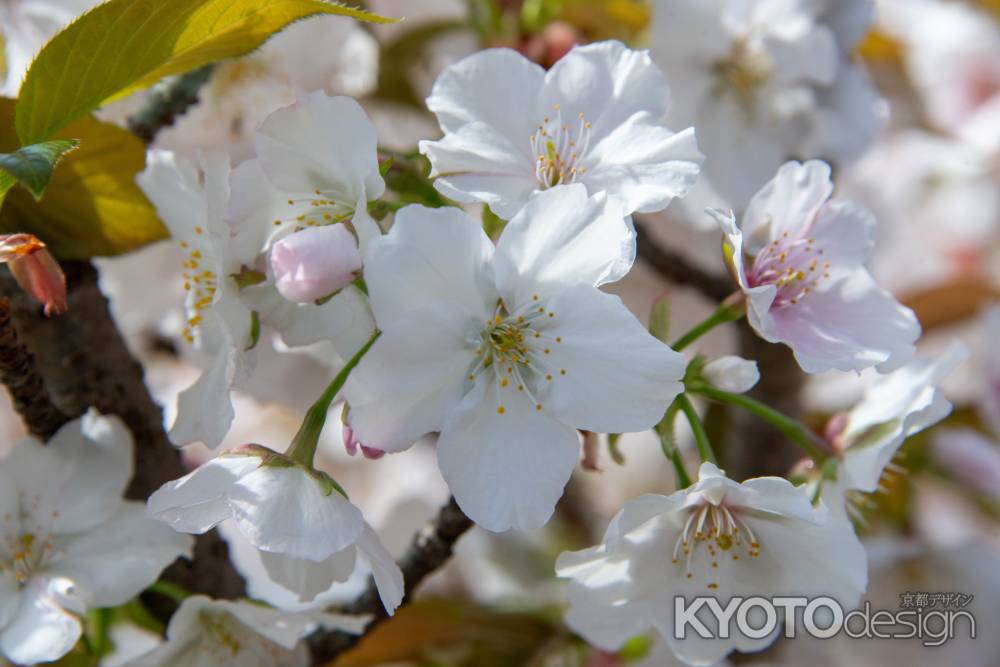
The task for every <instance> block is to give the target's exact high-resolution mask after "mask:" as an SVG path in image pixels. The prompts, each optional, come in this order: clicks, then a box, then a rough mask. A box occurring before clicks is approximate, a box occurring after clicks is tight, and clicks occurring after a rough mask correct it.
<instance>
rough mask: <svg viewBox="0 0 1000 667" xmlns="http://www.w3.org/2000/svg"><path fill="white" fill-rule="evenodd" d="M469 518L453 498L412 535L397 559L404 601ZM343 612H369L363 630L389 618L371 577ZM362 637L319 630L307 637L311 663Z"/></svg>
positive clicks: (437, 563) (443, 555)
mask: <svg viewBox="0 0 1000 667" xmlns="http://www.w3.org/2000/svg"><path fill="white" fill-rule="evenodd" d="M471 527H472V520H471V519H469V518H468V517H467V516H465V514H464V513H463V512H462V510H461V509H459V507H458V504H457V503H456V502H455V499H454V498H451V499H449V501H448V504H447V505H445V506H444V507H442V508H441V511H440V512H438V515H437V517H436V518H435V519H434V520H432V521H431V522H430V523H428V524H427V525H426V526H424V528H423V529H422V530H421V531H420V532H418V533H417V534H416V535H414V537H413V541H412V542H411V543H410V546H409V548H408V549H407V550H406V553H405V554H404V555H403V557H402V558H401V559H400V560H399V568H400V569H401V570H402V571H403V581H404V586H405V587H404V590H405V591H406V596H405V597H404V598H403V604H406V603H407V602H409V601H410V599H411V597H412V595H413V591H414V590H415V589H416V588H417V586H419V585H420V583H421V582H422V581H423V580H424V579H425V578H427V576H428V575H429V574H431V573H432V572H434V571H435V570H437V569H438V568H439V567H441V566H442V565H444V563H445V562H446V561H447V560H448V559H449V558H451V555H452V553H453V551H454V547H455V543H456V542H457V541H458V538H460V537H461V536H462V535H463V534H464V533H465V532H466V531H467V530H468V529H469V528H471ZM340 611H341V613H344V614H371V615H372V616H373V617H374V618H373V619H372V622H371V623H369V624H368V627H367V628H365V633H368V632H370V631H371V629H372V628H374V627H375V626H376V625H378V624H379V623H381V622H382V621H384V620H386V618H388V615H387V614H386V612H385V609H384V608H383V607H382V602H381V601H380V600H379V597H378V590H376V588H375V582H374V580H370V581H369V582H368V588H367V589H366V590H365V592H364V593H362V594H361V595H360V596H358V597H357V598H356V599H355V600H354V601H353V602H351V603H349V604H348V605H346V606H345V607H343V608H342V609H341V610H340ZM362 637H364V634H361V635H350V634H347V633H344V632H318V633H316V634H314V635H313V636H312V637H310V638H309V645H310V648H311V649H312V656H313V664H317V665H321V664H325V663H326V662H328V661H330V660H332V659H333V658H335V657H336V656H338V655H340V654H341V653H343V652H345V651H347V650H349V649H350V648H352V647H353V646H354V645H355V644H357V643H358V642H359V641H361V638H362Z"/></svg>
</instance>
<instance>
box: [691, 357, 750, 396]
mask: <svg viewBox="0 0 1000 667" xmlns="http://www.w3.org/2000/svg"><path fill="white" fill-rule="evenodd" d="M702 376H703V377H704V378H705V379H706V380H707V381H708V382H709V383H710V384H711V385H712V386H714V387H718V388H719V389H721V390H723V391H728V392H729V393H731V394H742V393H743V392H745V391H750V390H751V389H753V387H754V385H756V384H757V381H758V380H760V371H759V370H757V362H756V361H750V360H748V359H744V358H742V357H737V356H735V355H731V356H728V357H720V358H718V359H716V360H715V361H711V362H709V363H707V364H705V368H704V369H702Z"/></svg>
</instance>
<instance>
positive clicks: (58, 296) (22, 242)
mask: <svg viewBox="0 0 1000 667" xmlns="http://www.w3.org/2000/svg"><path fill="white" fill-rule="evenodd" d="M0 262H5V263H6V264H7V267H8V268H9V269H10V272H11V275H13V276H14V280H16V281H17V284H18V285H20V286H21V289H23V290H24V291H25V292H27V293H28V294H30V295H31V296H32V298H34V299H35V300H36V301H38V302H39V303H41V304H42V305H44V306H45V314H46V315H52V314H53V313H55V314H57V315H58V314H59V313H64V312H66V308H67V305H66V276H65V275H63V272H62V269H61V268H59V264H58V263H57V262H56V260H55V258H53V257H52V255H51V254H49V251H48V250H47V249H46V247H45V244H44V243H42V242H41V241H39V240H38V239H37V238H36V237H34V236H32V235H31V234H4V235H0Z"/></svg>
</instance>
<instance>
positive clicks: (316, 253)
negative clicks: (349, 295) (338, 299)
mask: <svg viewBox="0 0 1000 667" xmlns="http://www.w3.org/2000/svg"><path fill="white" fill-rule="evenodd" d="M271 269H272V270H273V271H274V277H275V280H276V285H275V286H276V287H277V288H278V292H279V293H280V294H281V296H283V297H285V298H286V299H288V300H289V301H295V302H298V303H310V302H312V301H316V300H317V299H322V298H323V297H326V296H330V295H331V294H333V293H334V292H337V291H338V290H342V289H344V288H345V287H347V286H348V285H350V284H351V283H352V282H353V281H354V279H355V278H357V276H358V274H359V273H360V271H361V251H360V250H358V240H357V239H356V238H355V237H354V234H352V233H351V231H350V230H349V229H347V227H346V226H345V225H344V224H342V223H338V224H335V225H328V226H324V227H310V228H308V229H304V230H302V231H300V232H295V233H294V234H289V235H288V236H286V237H285V238H283V239H281V240H280V241H278V242H277V243H275V244H274V246H273V247H272V248H271Z"/></svg>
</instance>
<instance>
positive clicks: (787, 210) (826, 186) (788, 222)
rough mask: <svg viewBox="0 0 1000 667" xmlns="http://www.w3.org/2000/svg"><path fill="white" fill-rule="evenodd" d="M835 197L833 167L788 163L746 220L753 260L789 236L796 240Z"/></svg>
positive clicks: (755, 200)
mask: <svg viewBox="0 0 1000 667" xmlns="http://www.w3.org/2000/svg"><path fill="white" fill-rule="evenodd" d="M831 194H833V182H832V181H831V178H830V166H829V165H828V164H826V163H825V162H820V161H818V160H812V161H810V162H806V163H805V164H802V163H799V162H787V163H785V164H784V165H782V166H781V168H780V169H778V173H777V175H776V176H775V177H774V178H773V179H771V181H770V182H769V183H768V184H767V185H765V186H764V187H763V188H761V190H760V192H758V193H757V194H756V195H754V198H753V199H752V200H751V201H750V205H749V206H748V207H747V210H746V214H745V215H744V216H743V224H742V226H741V228H742V230H743V236H744V243H745V249H746V252H747V253H749V254H750V255H751V256H753V255H756V254H757V253H758V252H760V250H761V249H762V248H763V247H764V246H765V245H767V243H769V242H770V241H772V240H773V239H776V238H779V237H780V236H781V235H782V234H784V233H785V232H788V234H789V235H790V236H796V235H797V234H798V232H799V231H800V230H801V229H802V228H803V227H804V226H805V225H807V224H808V223H810V222H811V221H812V220H813V219H814V218H815V216H816V214H817V212H818V211H819V209H820V207H821V206H822V205H823V204H824V203H825V202H826V200H828V199H829V198H830V195H831Z"/></svg>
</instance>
